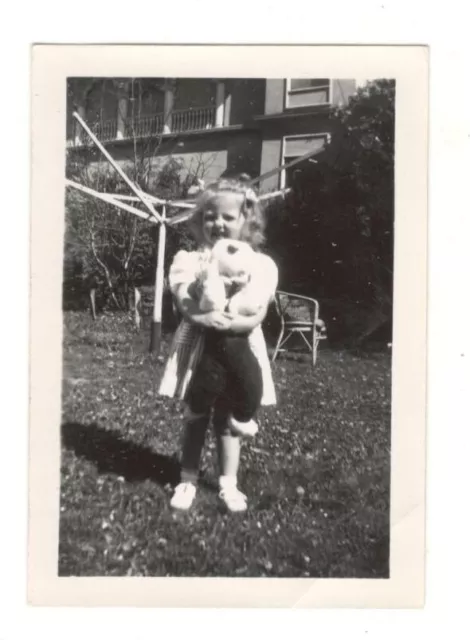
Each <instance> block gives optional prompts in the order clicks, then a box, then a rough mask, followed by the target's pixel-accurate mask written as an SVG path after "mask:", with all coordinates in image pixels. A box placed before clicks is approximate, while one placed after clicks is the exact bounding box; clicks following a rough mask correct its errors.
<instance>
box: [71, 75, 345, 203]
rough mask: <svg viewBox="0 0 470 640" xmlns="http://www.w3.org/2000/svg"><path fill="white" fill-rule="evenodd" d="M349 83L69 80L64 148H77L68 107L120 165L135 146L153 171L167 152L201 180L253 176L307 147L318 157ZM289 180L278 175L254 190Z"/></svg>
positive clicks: (79, 134)
mask: <svg viewBox="0 0 470 640" xmlns="http://www.w3.org/2000/svg"><path fill="white" fill-rule="evenodd" d="M356 85H357V82H356V81H355V80H337V79H331V78H323V79H309V78H302V79H294V78H288V79H256V78H253V79H251V78H245V79H238V78H224V79H209V78H203V79H201V78H177V79H168V78H134V79H117V78H113V79H102V78H71V79H69V84H68V105H67V145H68V148H69V149H71V150H72V152H73V153H74V152H80V149H83V142H84V137H83V133H82V131H81V130H80V127H79V126H78V124H77V123H76V122H75V121H74V119H73V118H72V111H73V110H74V109H76V110H78V112H79V113H80V114H81V115H82V117H84V119H85V120H86V121H87V123H88V124H90V125H91V126H92V128H93V130H94V132H95V133H96V135H97V136H98V138H99V139H100V140H101V141H102V142H103V143H104V144H105V145H106V146H107V148H108V149H109V151H110V153H111V154H112V156H113V157H114V158H116V160H118V161H119V162H120V163H122V164H125V163H126V162H132V158H133V157H134V153H135V150H136V148H137V147H138V148H139V149H140V150H143V149H145V153H147V154H150V156H151V165H152V171H155V172H157V171H158V168H159V167H160V166H162V164H164V162H165V161H166V160H167V159H168V158H169V157H170V156H171V157H173V158H175V159H176V160H179V161H181V165H182V167H184V168H185V169H186V170H188V171H193V172H194V171H195V169H196V167H199V168H200V171H202V172H203V173H204V176H203V177H204V179H205V180H211V179H214V178H217V177H218V176H219V175H220V174H221V173H223V172H225V171H233V172H237V171H243V172H246V173H249V174H250V175H252V176H257V175H260V174H261V173H265V172H267V171H269V170H270V169H273V168H275V167H277V166H279V165H281V164H284V163H285V162H288V161H289V160H292V159H294V158H295V157H298V156H300V155H302V154H304V153H306V152H308V151H310V150H314V149H317V150H318V154H319V158H318V160H319V161H321V154H322V151H323V150H324V148H325V145H326V143H327V142H328V141H329V140H331V141H333V142H334V136H335V131H334V127H333V122H332V120H331V118H330V113H331V110H332V109H333V108H334V107H336V106H339V105H341V104H345V103H347V101H348V98H349V97H350V96H351V95H352V94H353V93H354V92H355V91H356ZM136 145H137V147H136ZM183 170H184V169H183ZM289 180H290V175H286V172H282V173H281V174H280V175H279V174H278V175H275V176H273V177H271V178H269V179H267V180H265V181H264V182H263V184H262V185H261V188H262V190H263V191H266V190H270V189H275V188H279V187H283V186H285V185H286V184H287V183H288V182H289Z"/></svg>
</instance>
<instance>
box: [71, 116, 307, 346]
mask: <svg viewBox="0 0 470 640" xmlns="http://www.w3.org/2000/svg"><path fill="white" fill-rule="evenodd" d="M73 117H74V118H75V119H76V120H77V122H78V123H79V124H80V126H81V127H82V128H83V130H84V131H85V132H86V133H87V134H88V136H89V137H90V139H91V140H92V142H93V143H94V144H95V145H96V147H97V148H98V149H99V150H100V151H101V153H102V154H103V155H104V157H105V158H106V159H107V160H108V162H109V163H110V164H111V166H112V167H113V168H114V169H115V171H116V172H117V173H118V174H119V175H120V176H121V178H122V179H123V180H124V182H125V183H126V184H127V185H128V187H129V188H130V189H131V191H133V193H134V194H135V195H134V196H125V195H120V194H113V193H102V192H100V191H96V190H95V189H92V188H90V187H86V186H84V185H82V184H79V183H78V182H74V181H73V180H69V179H66V180H65V184H66V186H67V187H71V188H73V189H76V190H78V191H81V192H82V193H85V194H87V195H89V196H92V197H94V198H97V199H98V200H102V201H103V202H106V203H107V204H111V205H113V206H115V207H117V208H118V209H122V210H123V211H126V212H127V213H132V214H133V215H135V216H138V217H139V218H141V219H143V220H147V221H148V222H150V223H152V224H157V225H159V233H158V254H157V266H156V272H155V290H154V304H153V315H152V330H151V339H150V351H155V350H157V351H158V350H159V348H160V341H161V323H162V303H163V288H164V277H163V276H164V273H163V267H164V258H165V245H166V227H167V225H170V226H174V225H177V224H179V223H181V222H185V221H186V220H188V218H190V217H191V214H192V209H193V208H194V207H195V206H196V205H195V203H194V202H183V201H180V200H164V199H161V198H157V197H156V196H152V195H150V194H148V193H146V192H144V191H142V190H141V189H140V188H139V187H138V186H137V185H136V184H135V183H134V182H132V180H131V179H130V178H129V176H127V175H126V173H125V172H124V171H123V169H122V168H121V167H120V166H119V164H118V163H117V162H116V161H115V160H114V158H113V157H112V156H111V154H110V153H109V152H108V151H107V150H106V149H105V147H104V146H103V145H102V144H101V142H100V141H99V140H98V138H97V137H96V136H95V134H94V133H93V132H92V131H91V130H90V128H89V127H88V125H87V124H86V122H85V121H84V120H83V118H82V117H81V116H80V115H79V114H78V113H76V112H74V114H73ZM317 153H318V150H314V151H310V152H308V153H306V154H304V155H303V156H300V157H299V158H296V159H295V160H292V161H290V162H288V163H286V164H284V165H281V166H280V167H276V168H275V169H272V170H270V171H268V172H267V173H264V174H262V175H261V176H258V177H257V178H253V179H252V180H250V181H249V182H248V183H247V184H248V185H249V186H252V185H255V184H257V183H259V182H262V181H263V180H265V179H266V178H270V177H271V176H273V175H276V174H279V173H281V172H282V171H284V170H285V169H289V168H291V167H293V166H294V165H296V164H299V163H300V162H303V161H304V160H307V159H308V158H311V156H313V155H315V154H317ZM312 162H314V161H313V160H312ZM289 191H290V189H279V190H278V191H272V192H269V193H265V194H262V195H261V196H259V200H261V201H264V200H269V199H271V198H275V197H278V196H280V195H285V194H286V193H287V192H289ZM138 202H140V203H142V204H143V205H144V207H145V208H146V209H147V211H142V209H139V208H137V207H135V206H133V205H132V204H127V203H138ZM156 207H159V208H161V212H159V211H157V210H156ZM167 208H176V209H184V211H183V212H182V213H178V214H176V215H174V216H171V217H167Z"/></svg>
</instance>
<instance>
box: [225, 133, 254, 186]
mask: <svg viewBox="0 0 470 640" xmlns="http://www.w3.org/2000/svg"><path fill="white" fill-rule="evenodd" d="M227 142H228V145H227V170H228V171H229V172H231V173H247V174H248V175H250V176H251V177H253V178H254V177H256V176H258V175H259V172H260V168H261V136H260V134H259V132H258V131H254V130H252V131H246V132H239V133H237V134H236V135H232V136H231V137H230V138H228V139H227Z"/></svg>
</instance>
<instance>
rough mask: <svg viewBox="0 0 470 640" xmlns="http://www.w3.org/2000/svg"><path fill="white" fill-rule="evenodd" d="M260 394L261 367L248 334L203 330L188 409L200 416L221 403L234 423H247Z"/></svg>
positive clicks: (261, 390) (255, 408) (190, 389)
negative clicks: (199, 356)
mask: <svg viewBox="0 0 470 640" xmlns="http://www.w3.org/2000/svg"><path fill="white" fill-rule="evenodd" d="M262 394H263V380H262V374H261V368H260V366H259V363H258V360H257V359H256V357H255V355H254V353H253V351H252V350H251V347H250V344H249V342H248V335H240V334H233V333H227V332H222V331H216V330H212V331H207V332H206V338H205V345H204V351H203V354H202V356H201V359H200V361H199V364H198V365H197V367H196V370H195V372H194V375H193V379H192V382H191V386H190V388H189V391H188V396H187V401H188V405H189V407H190V409H191V410H192V411H194V412H195V413H204V412H206V411H208V410H210V408H211V407H212V406H213V405H214V404H215V403H216V401H219V400H222V401H223V404H224V405H225V406H226V407H227V409H228V410H229V411H230V412H231V413H232V414H233V416H234V418H235V419H236V420H239V421H240V422H248V421H249V420H251V419H252V418H253V416H254V415H255V413H256V411H257V410H258V408H259V406H260V404H261V397H262Z"/></svg>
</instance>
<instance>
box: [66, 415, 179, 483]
mask: <svg viewBox="0 0 470 640" xmlns="http://www.w3.org/2000/svg"><path fill="white" fill-rule="evenodd" d="M62 444H63V446H64V447H65V448H66V449H69V450H71V451H73V452H74V453H75V454H76V455H77V456H79V457H81V458H86V459H87V460H89V461H90V462H92V463H93V464H94V465H95V466H96V468H97V469H98V472H99V473H115V474H116V475H118V476H122V477H123V478H124V479H125V480H127V481H128V482H142V481H144V480H152V481H153V482H157V483H158V484H161V485H166V484H170V485H173V486H174V485H176V484H177V483H178V482H179V478H180V466H179V464H178V462H177V460H175V459H174V458H172V457H170V456H166V455H163V454H161V453H156V452H154V451H152V450H151V449H148V448H147V447H143V446H142V445H139V444H136V443H135V442H131V441H130V440H126V439H125V438H122V437H120V436H119V435H118V434H116V433H114V432H113V431H110V430H108V429H103V428H102V427H99V426H98V425H96V424H89V425H84V424H80V423H77V422H67V423H65V424H63V425H62Z"/></svg>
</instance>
